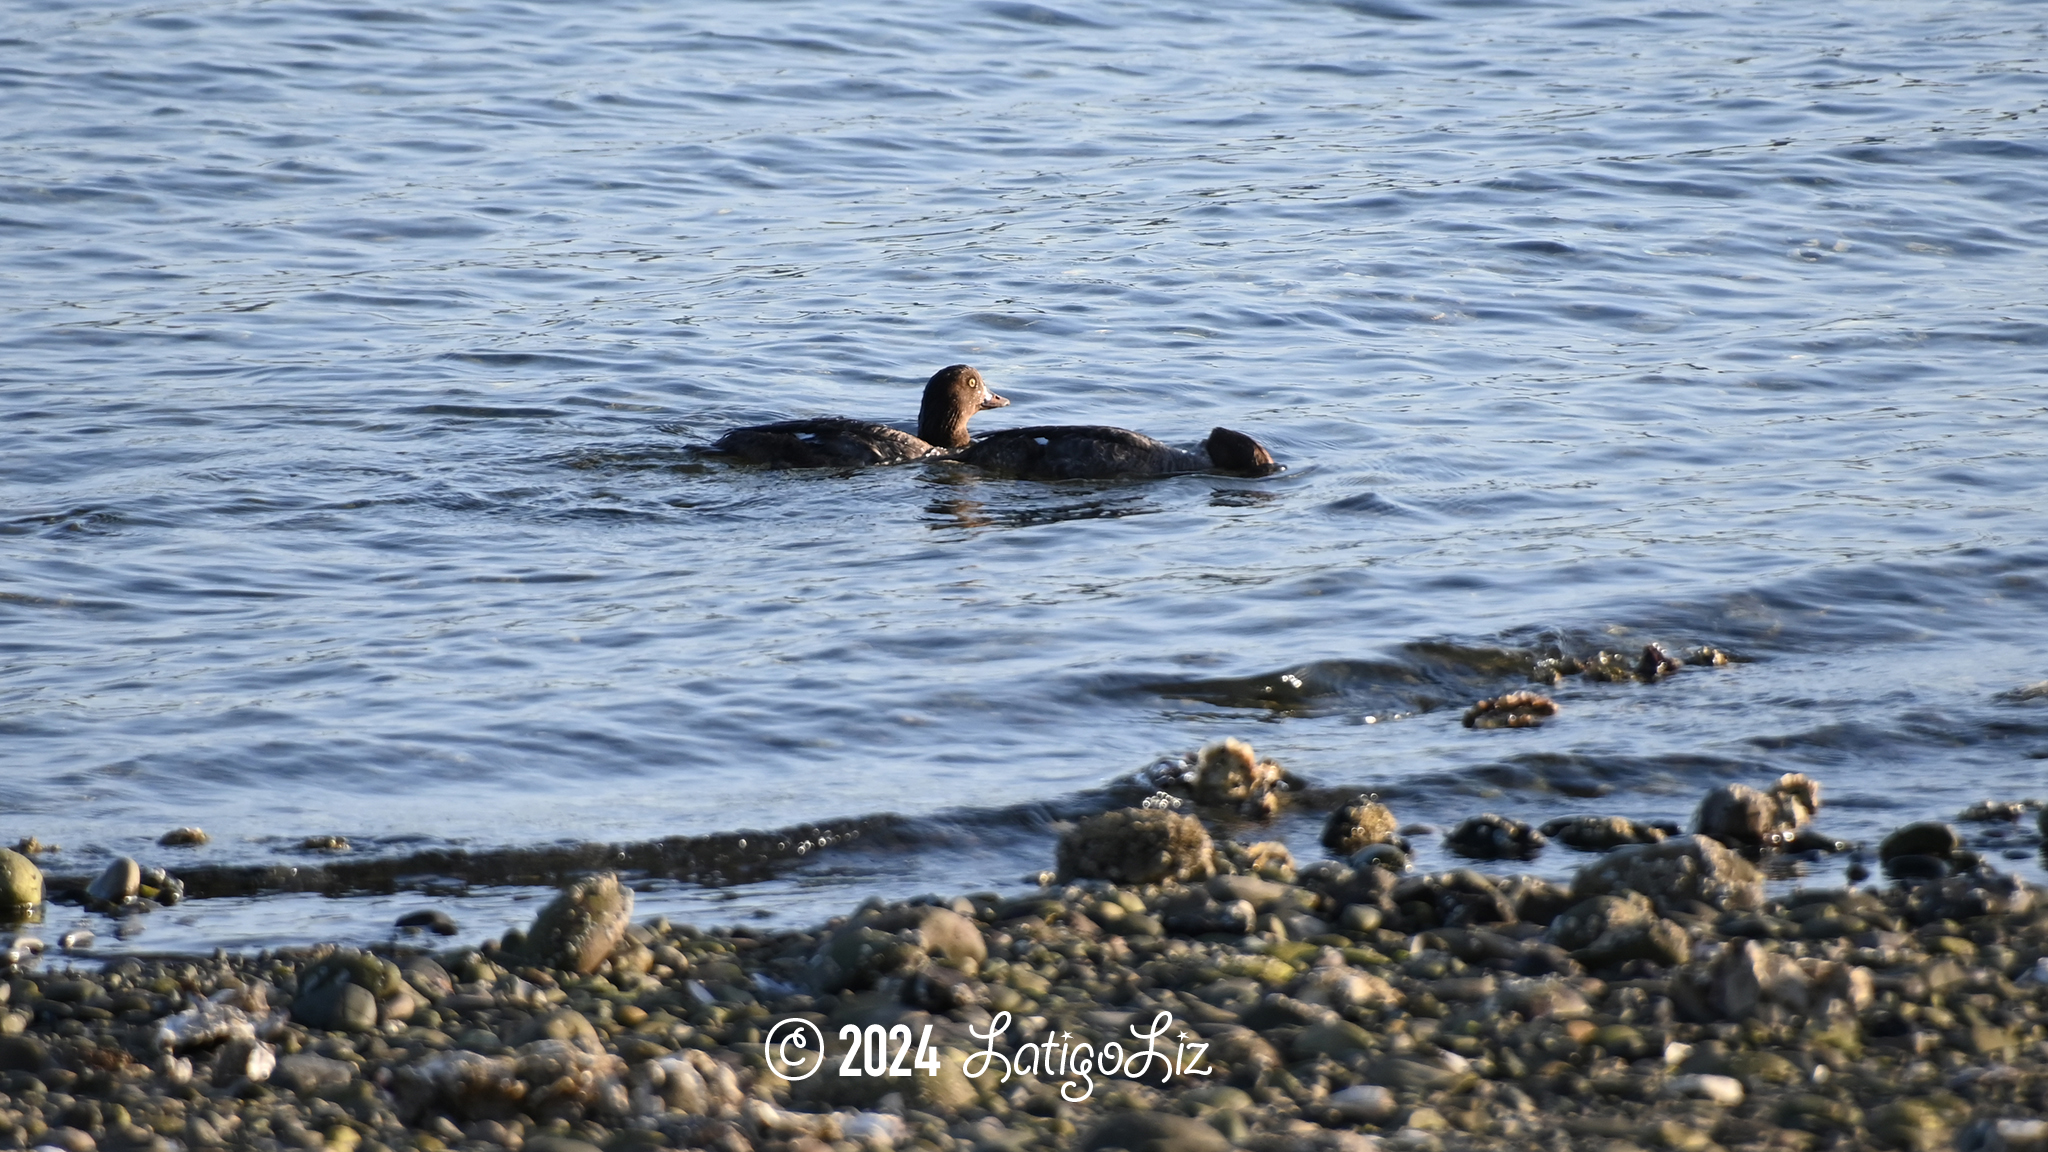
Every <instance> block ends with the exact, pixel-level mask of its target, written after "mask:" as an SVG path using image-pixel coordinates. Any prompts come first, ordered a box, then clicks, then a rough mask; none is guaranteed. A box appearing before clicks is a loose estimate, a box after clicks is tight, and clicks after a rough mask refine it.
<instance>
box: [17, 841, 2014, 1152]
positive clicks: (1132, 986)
mask: <svg viewBox="0 0 2048 1152" xmlns="http://www.w3.org/2000/svg"><path fill="white" fill-rule="evenodd" d="M1137 811H1146V812H1154V813H1159V814H1162V815H1182V816H1184V817H1185V818H1187V819H1191V820H1195V821H1196V828H1197V829H1199V830H1200V831H1201V834H1202V835H1203V836H1204V837H1205V838H1206V837H1207V836H1208V835H1209V833H1208V831H1207V829H1205V828H1202V826H1201V824H1200V821H1199V819H1198V818H1196V817H1193V816H1186V814H1185V813H1177V812H1171V811H1169V810H1167V809H1140V810H1137ZM1227 819H1228V820H1230V821H1233V822H1237V821H1240V820H1241V814H1237V815H1231V816H1229V817H1227ZM1224 827H1234V828H1242V824H1241V823H1232V824H1226V825H1224ZM1201 863H1202V865H1203V867H1202V868H1200V869H1197V870H1196V874H1195V875H1192V876H1190V877H1188V878H1187V879H1185V880H1162V881H1152V882H1142V883H1141V882H1117V881H1111V880H1108V879H1104V878H1100V877H1094V878H1074V879H1073V880H1072V882H1070V883H1063V884H1061V885H1059V886H1049V887H1045V888H1043V889H1041V890H1039V891H1037V892H1034V893H1028V894H1025V895H1022V896H1017V897H1013V898H1004V897H1001V896H998V895H994V894H989V893H974V894H971V895H969V896H966V897H963V898H959V899H954V900H945V901H942V900H939V899H937V898H927V899H920V900H919V901H916V902H912V903H899V904H886V903H883V902H880V901H874V902H871V903H870V904H868V905H865V906H863V907H862V908H861V909H859V910H857V911H855V912H854V913H853V914H852V915H850V916H848V917H845V918H843V919H841V920H838V921H835V922H833V923H831V924H828V925H824V926H820V927H818V928H816V929H813V930H811V931H803V932H798V931H783V930H775V931H770V930H762V929H735V930H713V931H699V930H697V929H695V928H690V927H687V926H675V925H671V924H669V923H668V922H666V921H662V920H656V921H653V922H650V923H647V924H642V925H637V926H636V925H633V924H631V923H630V919H629V917H630V912H628V911H625V896H624V889H623V887H621V888H619V889H618V893H617V894H618V895H619V897H620V898H619V899H618V900H617V901H616V902H613V892H612V890H611V889H610V888H609V887H608V886H607V884H606V879H607V878H605V877H592V878H590V879H589V880H586V881H579V882H578V883H577V884H575V885H571V886H569V887H568V888H567V889H566V890H565V891H564V892H563V893H561V894H559V895H558V897H557V899H556V901H555V902H553V903H551V904H550V905H549V906H548V908H547V909H546V910H544V911H543V913H542V916H541V917H540V919H539V920H538V921H537V922H536V923H535V924H534V925H533V926H532V927H531V929H530V930H528V931H524V932H518V933H511V934H508V936H507V939H506V940H505V941H503V942H501V943H500V944H498V946H497V947H496V948H495V949H493V948H485V949H481V950H480V949H477V948H455V949H451V950H449V951H446V952H443V953H440V954H439V955H438V956H430V955H426V954H423V953H421V952H419V951H417V950H416V949H408V948H392V947H391V946H386V945H379V946H378V947H379V948H380V949H386V951H382V952H356V951H347V950H341V951H335V950H331V949H325V948H323V949H314V950H303V949H293V948H284V949H279V950H277V951H275V952H273V953H266V954H264V955H262V956H257V957H220V958H214V959H179V958H158V959H142V958H114V959H109V960H108V961H106V962H104V963H102V964H100V965H98V966H97V967H95V968H94V969H93V970H91V971H89V972H46V971H42V970H40V969H38V968H37V967H36V964H37V961H36V960H35V958H34V956H33V953H32V952H30V951H26V950H18V949H17V950H16V951H14V952H11V953H10V955H12V956H13V959H11V960H9V961H8V963H9V964H10V965H12V966H13V971H12V972H11V975H12V979H9V980H0V1091H4V1092H5V1093H6V1097H7V1098H6V1100H4V1101H0V1147H23V1146H29V1147H33V1146H38V1145H48V1146H51V1147H62V1146H63V1145H61V1144H59V1143H56V1141H60V1140H72V1137H70V1136H68V1135H64V1134H63V1133H62V1132H61V1131H60V1130H62V1129H67V1128H68V1129H70V1130H71V1131H74V1132H77V1133H79V1134H81V1136H83V1137H84V1138H86V1139H90V1140H92V1141H93V1147H94V1148H97V1147H99V1146H106V1147H110V1148H119V1149H124V1150H126V1149H134V1150H135V1152H143V1150H144V1149H148V1150H150V1152H164V1149H167V1148H169V1147H170V1145H171V1143H172V1142H177V1143H182V1144H183V1145H184V1146H186V1147H188V1148H192V1149H194V1150H195V1152H196V1150H198V1149H205V1148H214V1147H220V1146H223V1145H228V1146H234V1147H255V1148H268V1147H272V1146H273V1144H274V1145H275V1146H276V1147H278V1148H282V1149H298V1150H307V1149H310V1150H312V1152H389V1150H392V1149H405V1150H408V1152H444V1150H446V1149H453V1148H475V1147H484V1146H489V1147H502V1148H513V1147H517V1146H521V1145H523V1148H524V1150H525V1152H592V1150H602V1152H655V1150H657V1149H664V1148H670V1147H675V1148H702V1149H707V1150H712V1149H715V1150H718V1152H753V1150H755V1149H760V1150H762V1152H770V1150H771V1149H772V1150H773V1152H860V1150H862V1149H865V1150H867V1152H881V1150H884V1149H905V1150H908V1149H913V1148H915V1149H922V1150H929V1152H938V1150H940V1149H949V1150H951V1152H996V1150H1007V1152H1027V1150H1030V1152H1036V1150H1038V1149H1048V1150H1051V1149H1058V1150H1068V1149H1075V1148H1088V1149H1096V1150H1101V1152H1106V1150H1108V1149H1110V1148H1123V1149H1128V1150H1131V1152H1137V1150H1139V1149H1145V1150H1158V1152H1165V1150H1170V1149H1191V1150H1193V1152H1228V1150H1229V1149H1232V1148H1243V1149H1245V1150H1246V1152H1269V1150H1270V1152H1279V1150H1281V1149H1288V1150H1292V1149H1296V1148H1300V1149H1306V1150H1308V1152H1369V1150H1370V1149H1371V1148H1374V1147H1386V1148H1415V1149H1429V1148H1437V1149H1449V1150H1451V1152H1480V1150H1487V1152H1506V1150H1508V1149H1523V1148H1560V1147H1600V1148H1605V1149H1614V1148H1618V1147H1621V1146H1622V1145H1623V1144H1624V1143H1626V1144H1627V1146H1631V1147H1656V1148H1662V1149H1669V1150H1674V1152H1679V1150H1684V1152H1711V1149H1712V1148H1713V1146H1714V1145H1716V1144H1719V1145H1721V1146H1723V1147H1727V1148H1730V1149H1737V1148H1742V1149H1752V1148H1753V1149H1764V1148H1772V1149H1783V1150H1786V1152H1793V1150H1796V1149H1811V1148H1818V1147H1821V1146H1823V1145H1826V1144H1832V1145H1833V1146H1836V1147H1895V1148H1925V1149H1935V1148H1947V1147H1954V1148H1955V1149H1957V1152H1985V1150H1989V1149H2011V1150H2014V1152H2018V1150H2022V1149H2025V1150H2029V1152H2048V1124H2044V1122H2043V1121H2041V1120H2040V1118H2039V1117H2038V1116H2037V1115H2036V1114H2035V1113H2034V1112H2033V1111H2032V1108H2033V1106H2034V1103H2035V1102H2036V1101H2037V1100H2038V1098H2039V1095H2040V1093H2041V1092H2042V1091H2043V1090H2044V1089H2048V1048H2044V1047H2043V1041H2042V1039H2041V1037H2042V1036H2043V1035H2044V1034H2048V1032H2044V1031H2043V1030H2044V1029H2048V967H2044V966H2043V958H2044V957H2048V917H2043V916H2041V915H2040V913H2039V911H2038V909H2039V908H2040V907H2041V906H2042V905H2041V900H2040V896H2041V893H2040V892H2039V891H2038V890H2037V889H2035V888H2033V887H2031V886H2029V885H2027V884H2025V883H2023V882H2021V881H2020V880H2019V879H2018V878H2016V877H2012V876H2007V875H2002V874H1999V873H1996V872H1994V871H1992V870H1991V869H1990V868H1989V867H1987V866H1984V865H1982V864H1978V865H1975V866H1963V867H1950V868H1949V870H1948V872H1946V873H1945V874H1944V875H1942V876H1941V877H1939V878H1937V879H1932V880H1928V881H1919V882H1910V883H1897V884H1892V885H1890V886H1886V887H1872V888H1867V889H1852V888H1836V889H1826V888H1810V889H1803V890H1797V891H1794V892H1791V893H1787V894H1784V895H1782V896H1780V897H1768V896H1767V894H1766V893H1765V892H1764V891H1763V889H1762V885H1761V879H1760V877H1758V876H1757V875H1756V874H1755V869H1754V868H1753V866H1751V865H1749V864H1748V862H1747V861H1744V860H1742V858H1741V857H1740V856H1739V855H1737V854H1735V853H1733V852H1731V851H1730V850H1729V849H1727V848H1725V847H1723V846H1722V845H1720V844H1719V843H1717V842H1715V841H1712V840H1710V839H1704V838H1700V837H1692V836H1678V837H1672V838H1669V839H1667V840H1665V841H1663V842H1660V843H1654V844H1639V845H1632V846H1624V847H1621V848H1618V849H1615V850H1614V851H1613V852H1611V853H1609V854H1608V855H1605V856H1603V857H1601V858H1600V859H1598V860H1595V861H1592V862H1590V863H1588V864H1587V865H1586V866H1585V867H1584V868H1582V869H1580V871H1579V874H1578V876H1577V877H1575V879H1574V882H1573V885H1572V887H1571V889H1569V890H1566V889H1565V888H1563V887H1562V886H1560V885H1557V884H1554V883H1551V882H1547V881H1541V880H1535V879H1531V878H1526V877H1525V878H1506V877H1500V876H1494V875H1489V874H1485V873H1481V872H1479V871H1477V870H1474V869H1469V868H1467V869H1454V870H1451V871H1447V872H1438V873H1429V874H1406V875H1396V874H1395V873H1393V872H1390V871H1387V870H1386V869H1383V868H1380V867H1377V866H1375V865H1372V864H1370V863H1368V865H1367V866H1365V867H1362V868H1358V867H1352V866H1351V865H1348V864H1344V863H1339V862H1337V861H1335V860H1323V861H1318V862H1316V863H1313V864H1310V865H1308V866H1305V867H1299V868H1297V866H1296V865H1295V863H1294V861H1293V860H1292V859H1291V858H1290V857H1288V856H1287V855H1286V853H1285V852H1284V851H1283V850H1280V849H1278V848H1277V847H1274V846H1272V845H1270V844H1264V845H1251V844H1241V843H1236V842H1234V841H1227V840H1226V841H1222V842H1220V843H1219V842H1216V841H1213V840H1210V841H1208V847H1207V854H1206V856H1205V857H1204V858H1203V859H1202V861H1201ZM610 881H611V883H613V884H615V883H616V878H610ZM607 908H609V909H610V910H609V911H607V910H606V909H607ZM614 923H615V924H616V926H617V929H618V930H617V931H616V932H613V931H611V930H610V929H609V928H605V927H603V925H611V924H614ZM1219 929H1221V930H1219ZM1673 933H1676V934H1678V935H1677V936H1676V937H1671V934H1673ZM1659 934H1663V936H1665V937H1671V939H1680V940H1682V941H1683V946H1677V947H1667V946H1666V945H1667V944H1669V943H1670V940H1662V939H1660V938H1659ZM1303 937H1309V938H1307V939H1304V938H1303ZM1603 941H1604V942H1606V943H1604V944H1603ZM407 942H408V943H410V944H414V945H416V944H418V943H423V942H427V938H425V937H422V936H414V937H410V938H408V941H407ZM1645 942H1647V943H1648V944H1649V945H1654V947H1647V948H1645V947H1640V945H1643V944H1644V943H1645ZM19 943H20V938H16V940H15V944H16V945H17V946H18V945H19ZM1567 946H1569V948H1568V947H1567ZM1631 949H1633V950H1631ZM828 965H829V967H828ZM2037 972H2039V973H2041V975H2036V973H2037ZM835 973H836V975H835ZM1538 973H1541V975H1537V974H1538ZM1162 1012H1163V1013H1166V1014H1167V1016H1168V1017H1169V1021H1168V1025H1169V1026H1168V1028H1167V1030H1166V1033H1165V1035H1167V1036H1170V1037H1172V1038H1173V1039H1172V1041H1171V1042H1172V1043H1174V1044H1181V1043H1186V1044H1188V1045H1189V1046H1190V1047H1192V1045H1194V1044H1197V1043H1199V1044H1201V1045H1202V1046H1203V1051H1202V1057H1201V1059H1202V1061H1203V1062H1204V1063H1205V1065H1206V1067H1207V1068H1208V1070H1209V1072H1210V1074H1209V1075H1206V1076H1199V1075H1193V1074H1181V1075H1178V1076H1176V1077H1172V1078H1169V1079H1167V1080H1165V1081H1160V1080H1158V1079H1156V1078H1141V1079H1138V1080H1133V1079H1128V1078H1104V1077H1098V1078H1097V1079H1096V1080H1095V1082H1094V1084H1093V1087H1092V1090H1091V1092H1090V1094H1089V1095H1088V1096H1087V1097H1086V1098H1084V1099H1081V1100H1078V1101H1077V1100H1074V1099H1072V1098H1071V1097H1070V1098H1068V1099H1061V1098H1060V1096H1059V1087H1060V1085H1061V1083H1062V1080H1061V1079H1060V1077H1059V1076H1058V1075H1055V1074H1047V1073H1045V1072H1044V1070H1043V1069H1042V1068H1041V1071H1040V1073H1039V1074H1035V1075H1032V1076H1030V1077H1028V1078H1015V1077H1013V1078H1012V1079H1011V1080H1010V1081H1009V1082H1008V1083H1002V1082H1000V1079H999V1078H996V1079H987V1078H984V1079H981V1080H976V1079H974V1078H972V1077H969V1076H968V1075H967V1074H966V1072H965V1071H964V1070H963V1069H964V1061H965V1058H966V1055H967V1053H969V1052H970V1051H973V1050H976V1049H978V1048H979V1047H980V1042H979V1041H976V1040H974V1039H972V1037H973V1036H974V1035H976V1032H977V1031H985V1030H987V1029H988V1028H989V1027H990V1026H991V1025H992V1024H993V1023H994V1022H995V1021H996V1020H997V1019H999V1018H1001V1017H999V1013H1008V1014H1009V1015H1008V1017H1007V1020H1008V1022H1009V1027H1010V1031H1009V1033H1008V1034H1007V1036H1008V1038H1007V1039H1006V1040H1005V1041H1003V1051H1004V1052H1005V1053H1007V1054H1012V1055H1014V1054H1016V1053H1017V1051H1018V1050H1017V1048H1016V1047H1015V1043H1016V1041H1017V1040H1020V1039H1023V1038H1026V1037H1029V1038H1034V1039H1038V1040H1043V1039H1044V1038H1047V1037H1059V1038H1062V1039H1065V1040H1070V1041H1071V1040H1079V1039H1082V1038H1088V1039H1090V1040H1091V1041H1092V1042H1100V1041H1101V1040H1103V1039H1106V1038H1108V1037H1109V1036H1112V1035H1122V1034H1126V1033H1127V1032H1128V1029H1129V1028H1130V1027H1131V1026H1132V1025H1134V1024H1144V1023H1146V1022H1148V1021H1150V1020H1152V1019H1153V1018H1154V1015H1155V1014H1156V1013H1162ZM799 1016H801V1017H802V1018H804V1019H807V1020H810V1021H812V1022H814V1023H817V1024H818V1025H819V1027H820V1030H821V1032H822V1033H823V1034H824V1035H825V1036H826V1037H827V1038H828V1043H829V1041H830V1040H831V1039H836V1038H837V1037H838V1036H839V1032H840V1029H841V1028H842V1027H846V1026H851V1027H853V1028H854V1029H855V1033H856V1035H859V1034H862V1033H861V1030H862V1029H864V1028H866V1027H867V1026H868V1025H870V1024H873V1025H876V1026H879V1027H880V1028H882V1029H884V1030H885V1032H886V1031H887V1030H888V1029H891V1028H894V1027H897V1026H899V1025H900V1026H902V1027H903V1028H904V1029H905V1030H907V1031H909V1032H910V1034H911V1035H912V1037H913V1039H914V1038H915V1037H917V1036H919V1035H922V1034H923V1028H924V1026H925V1025H926V1024H930V1025H931V1027H932V1031H931V1033H930V1035H931V1038H932V1048H933V1049H934V1050H935V1051H936V1053H937V1055H938V1058H939V1060H940V1063H941V1066H942V1070H943V1074H942V1075H940V1076H936V1077H926V1076H923V1075H917V1076H909V1077H895V1078H892V1077H888V1076H882V1077H876V1078H867V1077H853V1078H842V1077H839V1076H837V1075H834V1074H829V1073H828V1074H821V1075H819V1076H816V1077H813V1078H811V1079H809V1080H806V1081H802V1082H798V1083H796V1084H789V1083H786V1082H776V1081H773V1080H772V1079H771V1078H770V1077H769V1075H768V1074H767V1073H766V1072H765V1071H764V1069H763V1065H762V1060H763V1057H764V1055H765V1053H766V1051H767V1050H766V1049H764V1048H763V1047H762V1045H763V1044H764V1043H765V1042H766V1040H767V1036H768V1033H769V1030H770V1028H771V1027H772V1026H773V1025H774V1024H775V1023H776V1022H777V1021H780V1020H788V1019H792V1018H796V1017H799ZM970 1029H972V1030H976V1031H970ZM914 1046H915V1045H914V1043H913V1049H914ZM839 1051H840V1050H834V1053H833V1055H834V1059H835V1060H836V1059H837V1056H838V1052H839ZM116 1070H117V1071H116Z"/></svg>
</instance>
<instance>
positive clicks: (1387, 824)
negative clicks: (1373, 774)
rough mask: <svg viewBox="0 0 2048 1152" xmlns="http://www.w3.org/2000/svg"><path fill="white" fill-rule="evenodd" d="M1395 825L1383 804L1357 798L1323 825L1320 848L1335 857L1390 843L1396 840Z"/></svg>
mask: <svg viewBox="0 0 2048 1152" xmlns="http://www.w3.org/2000/svg"><path fill="white" fill-rule="evenodd" d="M1399 828H1400V824H1399V822H1397V821H1396V820H1395V819H1394V813H1393V812H1392V810H1390V809H1389V808H1388V807H1387V806H1386V805H1385V804H1382V803H1380V802H1379V801H1378V800H1375V799H1373V798H1372V797H1370V796H1360V797H1359V798H1358V799H1356V800H1353V801H1352V802H1351V803H1349V804H1346V805H1344V806H1343V807H1342V808H1339V809H1337V810H1336V811H1335V812H1332V813H1330V819H1329V821H1328V822H1327V823H1325V824H1324V825H1323V847H1325V848H1328V849H1329V850H1330V851H1332V852H1334V853H1336V854H1337V855H1339V856H1350V855H1352V854H1353V853H1355V852H1358V851H1359V850H1360V849H1363V848H1366V847H1369V846H1371V845H1374V844H1394V843H1397V842H1398V841H1399V839H1400V833H1399V832H1398V831H1397V830H1398V829H1399Z"/></svg>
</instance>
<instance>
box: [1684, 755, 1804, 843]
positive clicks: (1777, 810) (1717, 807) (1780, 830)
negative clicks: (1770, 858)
mask: <svg viewBox="0 0 2048 1152" xmlns="http://www.w3.org/2000/svg"><path fill="white" fill-rule="evenodd" d="M1818 811H1820V784H1819V783H1818V782H1816V781H1814V780H1811V779H1808V778H1807V777H1805V776H1803V775H1800V774H1799V773H1797V772H1787V773H1786V774H1785V775H1783V776H1780V777H1778V782H1777V783H1776V784H1773V785H1772V786H1771V790H1770V791H1768V792H1759V791H1758V790H1756V789H1755V788H1751V787H1750V786H1749V785H1747V784H1723V785H1721V786H1720V787H1719V788H1716V789H1714V790H1713V791H1712V792H1709V793H1707V796H1706V799H1704V800H1701V801H1700V806H1699V811H1698V812H1697V813H1696V814H1695V815H1694V817H1693V823H1694V827H1695V828H1697V829H1698V831H1699V833H1700V834H1701V835H1703V836H1712V837H1713V838H1714V839H1716V840H1719V841H1721V842H1722V843H1724V844H1729V845H1734V846H1738V847H1751V848H1755V847H1780V846H1783V845H1784V844H1785V843H1787V842H1788V841H1790V840H1791V839H1792V838H1793V837H1794V836H1796V835H1797V834H1798V832H1799V830H1800V829H1801V828H1803V827H1805V825H1806V823H1807V822H1808V821H1810V820H1812V819H1813V814H1814V813H1815V812H1818Z"/></svg>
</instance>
